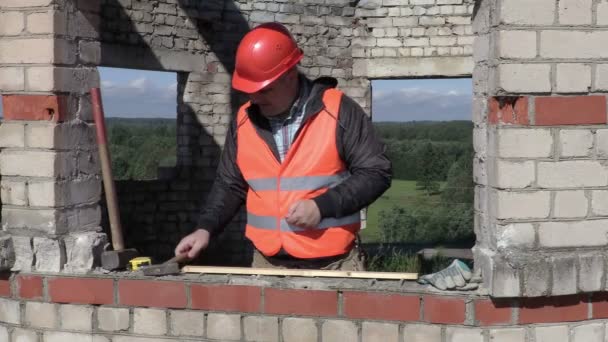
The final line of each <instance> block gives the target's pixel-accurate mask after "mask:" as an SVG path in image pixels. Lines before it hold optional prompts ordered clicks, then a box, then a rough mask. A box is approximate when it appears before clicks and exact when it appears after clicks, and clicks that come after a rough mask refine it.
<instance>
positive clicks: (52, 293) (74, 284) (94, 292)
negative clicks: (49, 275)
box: [47, 278, 114, 304]
mask: <svg viewBox="0 0 608 342" xmlns="http://www.w3.org/2000/svg"><path fill="white" fill-rule="evenodd" d="M47 285H48V291H49V297H50V299H51V301H52V302H57V303H80V304H114V281H113V280H112V279H95V278H53V279H49V280H48V284H47Z"/></svg>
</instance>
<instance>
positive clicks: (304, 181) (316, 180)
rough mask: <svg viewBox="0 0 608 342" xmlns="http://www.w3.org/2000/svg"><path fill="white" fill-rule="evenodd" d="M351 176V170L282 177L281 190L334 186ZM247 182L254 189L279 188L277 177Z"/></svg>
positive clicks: (315, 188)
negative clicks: (334, 173) (325, 174)
mask: <svg viewBox="0 0 608 342" xmlns="http://www.w3.org/2000/svg"><path fill="white" fill-rule="evenodd" d="M348 177H350V172H348V171H346V172H342V173H340V174H337V175H331V176H301V177H281V178H280V181H281V183H280V185H281V188H280V189H278V190H279V191H299V190H312V191H314V190H319V189H323V188H332V187H334V186H336V185H338V184H340V183H342V181H343V180H345V179H346V178H348ZM247 183H248V184H249V186H250V187H251V189H253V191H267V190H277V188H278V184H277V178H276V177H269V178H257V179H248V180H247Z"/></svg>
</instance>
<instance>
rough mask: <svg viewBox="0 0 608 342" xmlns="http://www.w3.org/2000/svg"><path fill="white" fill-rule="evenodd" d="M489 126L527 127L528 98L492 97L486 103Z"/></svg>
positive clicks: (528, 121)
mask: <svg viewBox="0 0 608 342" xmlns="http://www.w3.org/2000/svg"><path fill="white" fill-rule="evenodd" d="M501 102H502V105H501ZM488 107H489V108H488V109H489V110H488V122H489V123H490V124H498V123H503V124H512V125H529V124H530V119H529V117H528V98H527V97H523V96H519V97H518V96H502V97H492V98H490V101H489V102H488Z"/></svg>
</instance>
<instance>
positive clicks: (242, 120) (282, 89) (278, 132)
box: [175, 23, 391, 270]
mask: <svg viewBox="0 0 608 342" xmlns="http://www.w3.org/2000/svg"><path fill="white" fill-rule="evenodd" d="M302 57H303V52H302V50H301V49H299V48H298V46H297V45H296V42H295V41H294V39H293V38H292V36H291V34H290V33H289V32H288V31H287V29H286V28H285V27H284V26H283V25H281V24H278V23H267V24H262V25H260V26H258V27H256V28H255V29H253V30H252V31H250V32H249V33H248V34H247V35H245V37H244V38H243V40H242V41H241V43H240V44H239V47H238V49H237V54H236V65H235V71H234V75H233V78H232V86H233V87H234V88H235V89H237V90H239V91H242V92H244V93H246V94H248V96H249V99H250V101H249V102H248V103H246V104H245V105H243V106H242V107H241V108H240V109H239V112H238V114H237V115H236V118H235V119H234V120H233V122H232V123H231V126H230V128H229V130H228V133H227V136H226V143H225V145H224V150H223V153H222V157H221V160H220V163H219V166H218V169H217V176H216V179H215V182H214V184H213V186H212V189H211V192H210V194H209V196H208V198H207V201H206V204H205V205H204V206H203V208H202V210H201V214H200V218H199V221H198V226H197V229H196V230H195V231H194V232H193V233H191V234H190V235H188V236H186V237H184V238H183V239H182V240H181V241H180V243H179V244H178V246H177V248H176V249H175V253H176V255H177V254H183V253H187V254H188V257H189V258H195V257H196V256H197V255H198V254H199V253H200V252H201V250H203V249H204V248H206V247H207V245H208V243H209V239H210V237H212V236H214V235H216V234H218V233H219V232H220V231H221V230H222V229H223V227H224V226H225V225H226V224H227V223H228V222H229V221H230V220H231V219H232V217H233V216H234V215H235V214H236V213H237V211H238V209H239V208H240V206H241V205H242V204H243V203H246V207H247V225H246V228H245V235H246V236H247V237H248V238H249V239H250V240H251V241H252V242H253V244H254V246H255V253H254V258H253V265H252V266H253V267H282V268H313V269H315V268H316V269H342V270H363V268H364V265H363V260H362V257H361V253H360V251H359V250H358V248H357V246H356V245H357V243H356V240H357V236H358V235H357V234H358V231H359V229H360V225H361V224H360V217H359V211H360V210H361V209H362V208H364V207H366V206H368V205H369V204H371V203H372V202H373V201H374V200H376V199H377V198H378V197H379V196H380V195H381V194H382V193H383V192H384V191H386V189H388V188H389V186H390V183H391V163H390V161H389V160H388V158H387V157H386V155H385V148H384V145H383V144H382V143H381V142H380V140H379V139H378V138H377V137H376V135H375V133H374V129H373V126H372V123H371V121H370V119H369V118H368V117H367V116H366V115H365V113H364V111H363V110H362V109H361V107H360V106H359V105H357V103H355V102H354V101H353V100H352V99H351V98H349V97H347V96H346V95H343V94H342V93H341V92H340V91H338V90H337V89H335V86H336V84H337V82H336V80H335V79H333V78H328V77H325V78H320V79H317V80H315V81H310V80H308V79H307V78H306V77H304V76H303V75H301V74H299V72H298V70H297V64H298V63H299V61H300V60H301V59H302Z"/></svg>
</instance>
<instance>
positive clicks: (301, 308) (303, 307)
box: [264, 288, 338, 316]
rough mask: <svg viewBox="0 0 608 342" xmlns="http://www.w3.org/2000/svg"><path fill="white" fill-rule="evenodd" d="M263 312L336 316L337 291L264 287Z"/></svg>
mask: <svg viewBox="0 0 608 342" xmlns="http://www.w3.org/2000/svg"><path fill="white" fill-rule="evenodd" d="M264 313H267V314H278V315H304V316H337V315H338V292H336V291H319V290H290V289H275V288H266V289H265V290H264Z"/></svg>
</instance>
